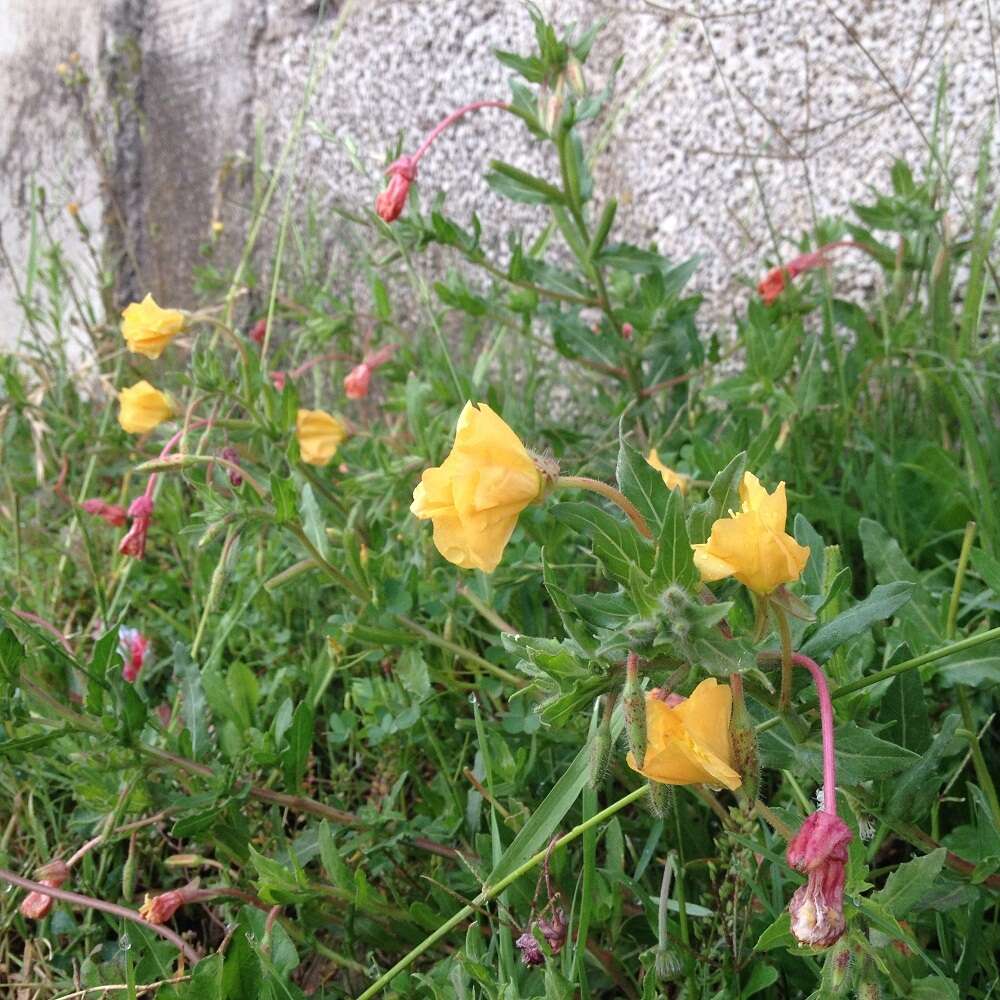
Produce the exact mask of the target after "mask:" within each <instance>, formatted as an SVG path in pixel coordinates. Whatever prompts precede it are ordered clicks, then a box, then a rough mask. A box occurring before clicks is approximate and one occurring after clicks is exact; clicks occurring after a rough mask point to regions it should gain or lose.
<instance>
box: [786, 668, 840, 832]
mask: <svg viewBox="0 0 1000 1000" xmlns="http://www.w3.org/2000/svg"><path fill="white" fill-rule="evenodd" d="M792 662H793V663H794V664H795V665H796V666H798V667H805V668H806V670H808V671H809V673H810V674H812V679H813V684H815V685H816V695H817V697H818V698H819V719H820V728H821V730H822V734H823V812H827V813H830V814H831V815H833V816H836V815H837V758H836V754H835V753H834V746H833V702H832V701H831V700H830V687H829V685H828V684H827V682H826V674H824V673H823V671H822V670H821V669H820V666H819V664H818V663H816V661H815V660H811V659H809V657H808V656H803V655H802V654H801V653H794V654H792Z"/></svg>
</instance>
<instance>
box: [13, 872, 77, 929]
mask: <svg viewBox="0 0 1000 1000" xmlns="http://www.w3.org/2000/svg"><path fill="white" fill-rule="evenodd" d="M35 877H36V878H37V879H38V881H39V882H40V883H41V884H42V885H47V886H49V888H51V889H58V888H59V887H60V886H61V885H62V884H63V882H65V881H66V879H68V878H69V868H67V867H66V862H65V861H50V862H49V863H48V864H47V865H42V867H41V868H39V869H38V871H37V872H35ZM53 903H55V899H54V898H53V897H52V896H47V895H46V894H45V893H44V892H37V891H34V892H29V893H28V895H27V896H25V897H24V899H22V900H21V916H23V917H25V918H26V919H28V920H41V919H42V917H44V916H47V915H48V913H49V911H50V910H51V909H52V904H53Z"/></svg>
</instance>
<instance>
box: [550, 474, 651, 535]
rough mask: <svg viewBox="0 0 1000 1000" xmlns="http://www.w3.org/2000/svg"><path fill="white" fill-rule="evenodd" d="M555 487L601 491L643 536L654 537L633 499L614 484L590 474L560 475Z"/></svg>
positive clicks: (593, 491)
mask: <svg viewBox="0 0 1000 1000" xmlns="http://www.w3.org/2000/svg"><path fill="white" fill-rule="evenodd" d="M555 488H556V489H566V488H569V489H578V490H590V491H591V492H592V493H600V495H601V496H602V497H605V498H607V499H608V500H610V501H611V502H612V503H613V504H616V505H617V506H618V507H620V508H621V509H622V511H624V513H625V515H626V517H628V519H629V520H630V521H631V522H632V524H633V525H634V526H635V530H636V531H638V532H639V534H640V535H642V537H643V538H652V537H653V532H652V531H650V530H649V525H648V524H647V523H646V519H645V518H644V517H643V516H642V514H640V513H639V511H638V510H637V509H636V507H635V505H634V504H633V503H632V501H631V500H629V499H628V498H627V497H626V496H625V494H624V493H622V492H621V490H617V489H615V487H614V486H610V485H608V484H607V483H602V482H601V480H600V479H591V478H590V477H589V476H560V477H559V478H558V479H557V480H556V481H555Z"/></svg>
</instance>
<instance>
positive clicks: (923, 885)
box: [872, 847, 948, 919]
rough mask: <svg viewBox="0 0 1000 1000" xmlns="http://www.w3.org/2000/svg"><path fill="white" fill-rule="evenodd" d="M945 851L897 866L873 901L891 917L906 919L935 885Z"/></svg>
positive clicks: (941, 850)
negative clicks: (882, 907)
mask: <svg viewBox="0 0 1000 1000" xmlns="http://www.w3.org/2000/svg"><path fill="white" fill-rule="evenodd" d="M947 853H948V852H947V851H946V850H945V849H944V848H943V847H939V848H938V849H937V850H935V851H931V853H930V854H925V855H924V856H923V857H920V858H914V860H913V861H907V862H906V863H905V864H901V865H899V867H897V868H896V870H895V871H894V872H893V873H892V874H891V875H890V876H889V877H888V878H887V879H886V880H885V886H884V887H883V888H881V889H879V891H878V892H876V893H873V894H872V899H874V900H875V902H876V903H878V904H879V905H880V906H884V907H885V909H886V910H887V911H888V912H889V913H891V914H892V915H893V916H894V917H898V918H901V919H902V918H905V917H907V915H908V914H909V913H910V911H911V910H912V909H913V907H914V906H916V904H917V903H918V902H920V899H921V897H922V896H924V895H925V894H926V893H927V892H928V891H929V890H930V888H931V886H932V885H933V884H934V880H935V879H936V878H937V877H938V875H939V874H940V873H941V869H942V868H943V867H944V859H945V855H947Z"/></svg>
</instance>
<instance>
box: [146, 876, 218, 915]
mask: <svg viewBox="0 0 1000 1000" xmlns="http://www.w3.org/2000/svg"><path fill="white" fill-rule="evenodd" d="M211 895H212V893H211V891H209V890H204V889H199V888H198V880H197V879H195V880H194V881H193V882H188V884H187V885H184V886H181V888H180V889H170V890H169V891H168V892H161V893H160V894H159V895H157V896H150V895H149V894H148V893H147V895H146V900H145V902H144V903H143V904H142V906H141V907H140V908H139V916H140V917H142V919H143V920H146V921H148V922H149V923H151V924H165V923H166V922H167V921H168V920H169V919H170V918H171V917H172V916H173V915H174V914H175V913H176V912H177V911H178V910H179V909H180V908H181V907H182V906H184V905H185V904H186V903H196V902H198V901H199V900H200V899H207V898H208V897H210V896H211Z"/></svg>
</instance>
